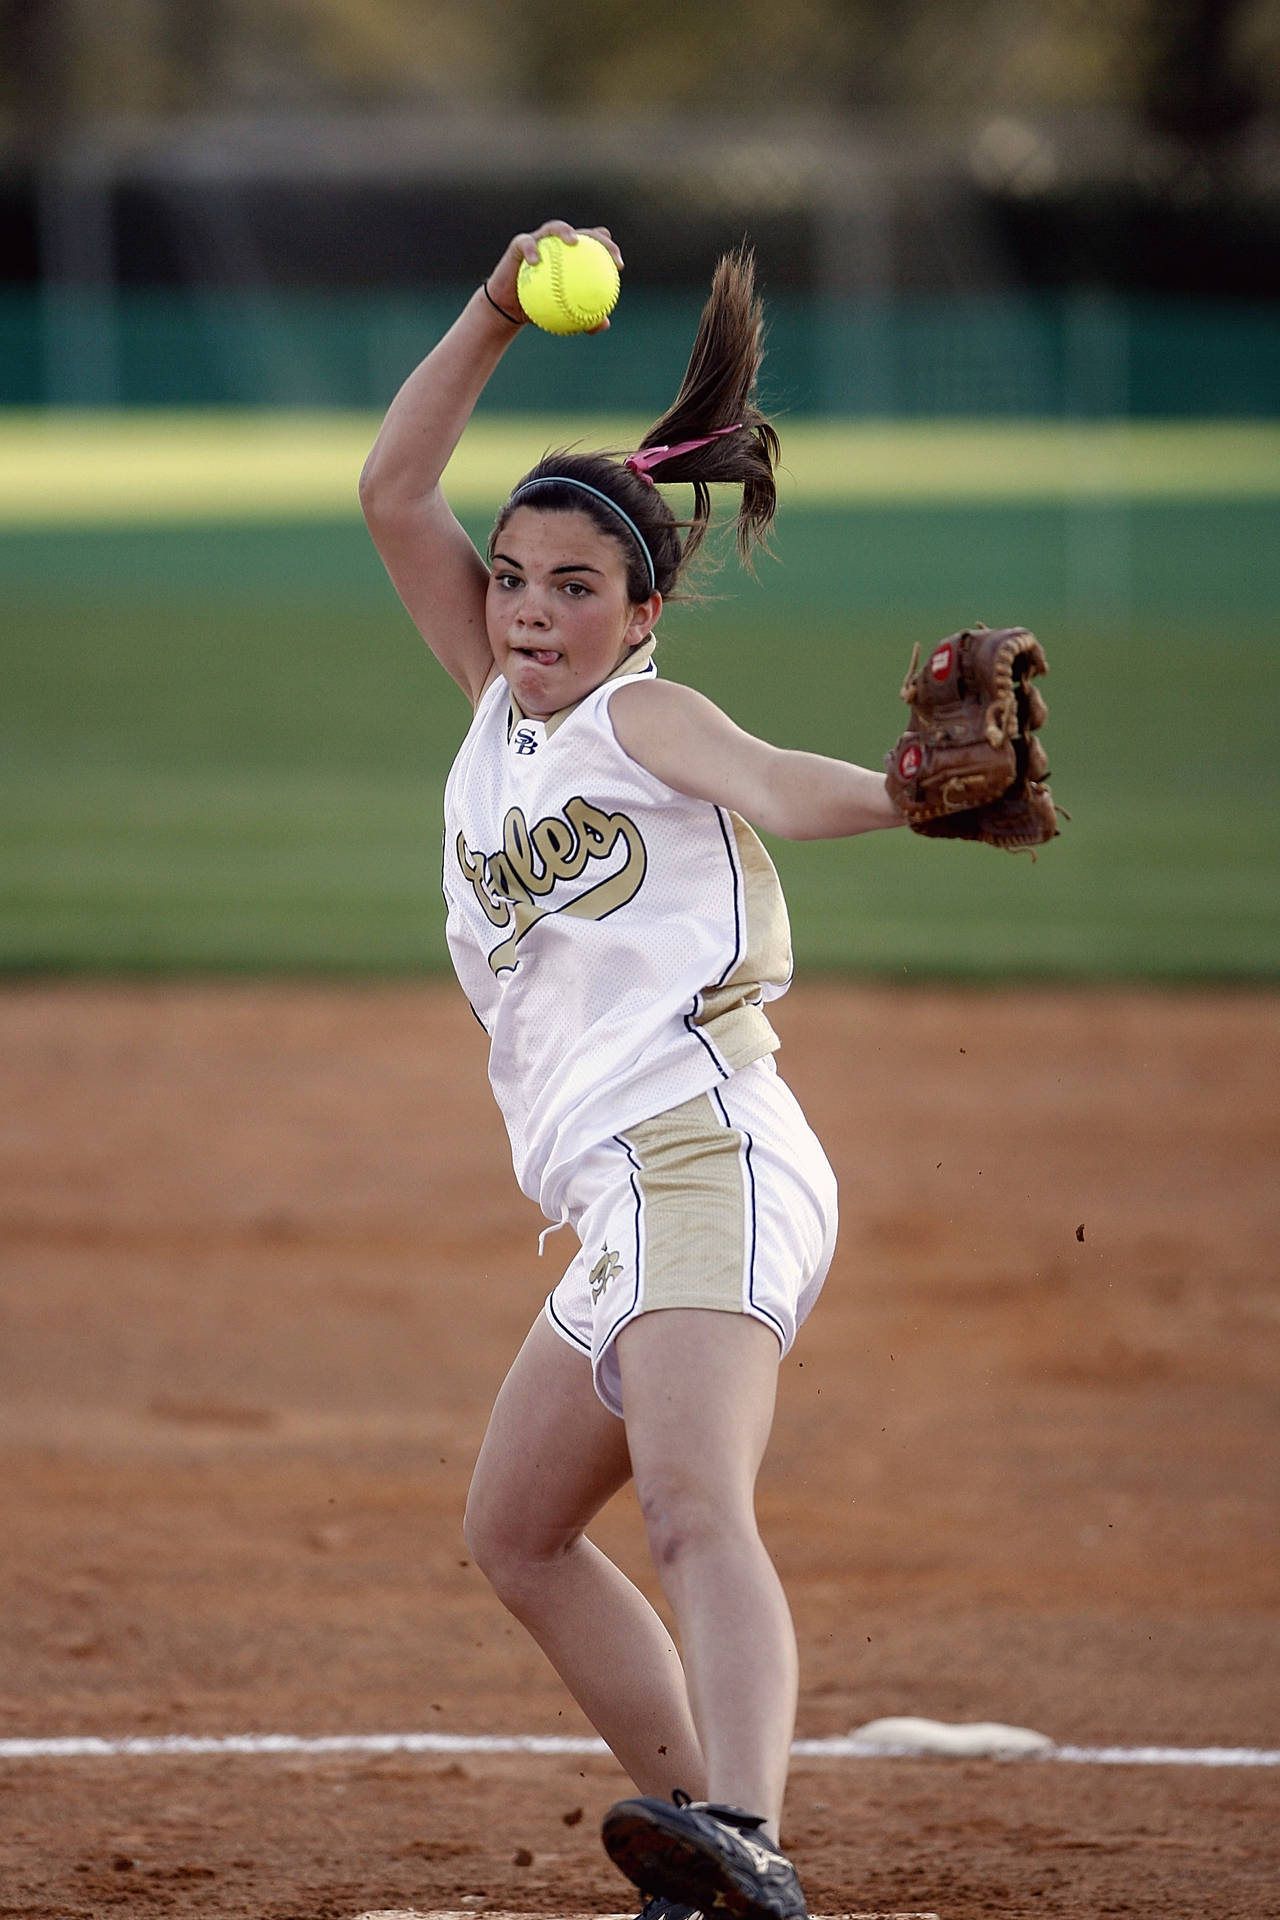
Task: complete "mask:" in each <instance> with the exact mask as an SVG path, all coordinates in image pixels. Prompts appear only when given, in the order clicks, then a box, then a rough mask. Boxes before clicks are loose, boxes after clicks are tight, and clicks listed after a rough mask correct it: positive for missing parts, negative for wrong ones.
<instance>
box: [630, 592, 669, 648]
mask: <svg viewBox="0 0 1280 1920" xmlns="http://www.w3.org/2000/svg"><path fill="white" fill-rule="evenodd" d="M661 614H662V595H661V594H660V593H651V594H650V595H649V598H648V599H647V600H638V601H637V602H636V603H635V605H634V606H633V607H632V609H631V618H630V620H629V621H628V622H627V636H626V637H627V645H628V646H629V647H638V646H640V645H641V643H642V642H643V641H645V640H647V639H648V638H649V635H650V634H651V633H652V632H653V629H654V628H655V627H656V626H657V624H658V621H659V619H660V617H661Z"/></svg>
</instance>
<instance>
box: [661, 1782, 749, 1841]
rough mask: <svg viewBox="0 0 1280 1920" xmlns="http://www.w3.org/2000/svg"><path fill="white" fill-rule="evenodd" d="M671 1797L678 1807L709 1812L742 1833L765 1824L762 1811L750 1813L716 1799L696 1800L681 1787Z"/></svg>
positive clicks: (712, 1816) (697, 1811) (742, 1808)
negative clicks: (724, 1804) (723, 1804)
mask: <svg viewBox="0 0 1280 1920" xmlns="http://www.w3.org/2000/svg"><path fill="white" fill-rule="evenodd" d="M671 1798H672V1799H673V1800H674V1801H675V1803H676V1805H677V1806H678V1807H688V1808H690V1809H691V1811H692V1812H694V1813H709V1814H710V1815H711V1818H712V1819H713V1820H719V1821H720V1822H721V1823H722V1824H723V1825H724V1826H726V1827H736V1828H737V1829H738V1831H739V1832H740V1833H754V1832H755V1830H756V1828H757V1827H762V1826H763V1825H764V1815H763V1814H762V1813H748V1812H747V1810H746V1808H745V1807H726V1806H722V1805H720V1804H719V1802H717V1801H714V1800H694V1799H693V1798H691V1796H690V1795H689V1794H687V1793H685V1792H683V1791H682V1789H681V1788H680V1787H677V1788H676V1790H675V1792H674V1793H673V1794H672V1796H671Z"/></svg>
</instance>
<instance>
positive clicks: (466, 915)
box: [444, 651, 791, 1219]
mask: <svg viewBox="0 0 1280 1920" xmlns="http://www.w3.org/2000/svg"><path fill="white" fill-rule="evenodd" d="M633 677H638V678H639V679H640V680H641V681H643V680H645V679H656V669H655V668H654V667H653V665H652V663H651V662H650V661H648V659H647V651H646V655H644V656H638V657H636V658H635V659H634V662H632V661H629V662H626V663H624V666H623V668H622V669H621V670H620V672H619V674H616V675H614V676H613V677H612V678H610V679H609V680H606V681H605V682H604V684H603V685H602V686H599V687H597V688H596V689H595V690H594V692H592V693H589V694H587V696H586V697H585V698H584V699H583V700H581V701H580V702H579V703H578V704H577V705H576V706H573V707H570V708H568V709H566V710H565V712H563V713H560V714H555V715H553V716H552V717H551V719H549V720H547V721H539V720H531V719H527V718H525V717H524V716H523V715H522V714H521V712H520V709H519V708H518V706H517V705H516V703H515V702H514V700H513V699H512V697H511V694H510V691H509V689H508V687H507V684H506V682H505V681H504V680H503V679H502V678H501V677H499V678H497V679H495V680H494V682H493V684H492V685H491V686H490V687H489V688H488V689H487V691H486V692H485V693H484V694H483V696H482V697H481V700H480V703H479V705H478V706H477V708H476V713H475V717H474V719H473V721H472V723H471V727H470V729H469V730H468V733H467V736H466V739H465V740H464V741H463V744H462V747H461V749H460V751H459V753H458V757H457V759H456V760H455V761H454V764H453V768H452V770H451V772H450V775H449V779H448V783H447V785H446V788H445V830H444V894H445V901H446V905H447V908H448V919H447V924H446V934H447V938H448V943H449V951H450V955H451V957H452V960H453V964H454V967H455V969H456V971H457V975H458V979H459V981H460V982H461V985H462V988H463V991H464V992H465V993H466V995H467V998H468V999H469V1000H470V1002H471V1005H472V1007H473V1009H474V1010H475V1013H476V1016H477V1018H478V1019H479V1021H480V1024H481V1025H482V1026H483V1027H484V1029H485V1031H486V1033H487V1034H488V1035H489V1043H490V1046H489V1079H490V1083H491V1085H492V1087H493V1091H494V1094H495V1097H496V1098H497V1101H498V1105H499V1107H500V1109H501V1111H502V1115H503V1118H504V1120H505V1121H506V1126H507V1132H508V1134H509V1136H510V1140H511V1153H512V1161H513V1164H514V1167H515V1172H516V1178H517V1179H518V1181H519V1183H520V1186H521V1188H522V1189H523V1191H524V1192H525V1193H526V1194H528V1196H529V1197H530V1199H533V1200H537V1201H538V1202H539V1203H540V1204H541V1206H542V1208H543V1211H544V1212H545V1214H546V1215H547V1217H548V1218H549V1219H558V1218H561V1217H563V1216H564V1214H565V1212H566V1209H565V1205H564V1198H565V1191H566V1184H567V1181H568V1177H569V1175H570V1173H571V1171H572V1168H573V1165H574V1162H575V1161H576V1160H577V1159H578V1157H579V1156H580V1155H581V1154H582V1153H583V1152H584V1151H585V1150H586V1149H587V1148H588V1147H591V1146H594V1145H595V1144H596V1143H597V1142H598V1141H600V1140H604V1139H608V1138H609V1137H610V1136H611V1135H613V1134H615V1133H617V1132H619V1131H621V1130H623V1129H625V1128H626V1127H629V1126H633V1125H635V1124H636V1123H637V1122H639V1121H641V1120H646V1119H651V1118H653V1116H654V1115H656V1114H659V1113H665V1112H666V1111H667V1110H668V1109H669V1108H671V1107H675V1106H679V1105H680V1104H681V1103H682V1102H683V1101H685V1100H689V1099H692V1098H693V1097H694V1095H696V1094H699V1093H705V1092H706V1091H707V1090H708V1089H709V1088H711V1087H713V1086H715V1085H716V1084H717V1083H718V1082H719V1081H721V1080H724V1079H727V1078H728V1076H729V1075H730V1074H731V1073H733V1072H734V1071H735V1070H736V1069H737V1068H739V1067H743V1066H746V1065H748V1063H749V1062H750V1061H752V1060H757V1059H760V1058H761V1057H762V1056H764V1055H765V1054H767V1053H770V1052H772V1051H773V1049H774V1048H775V1047H776V1046H777V1045H778V1040H777V1036H776V1034H775V1033H774V1031H773V1028H772V1027H771V1026H770V1024H769V1021H768V1020H767V1019H766V1017H765V1015H764V1013H763V1011H762V1002H764V1001H766V1000H771V999H773V998H775V997H776V996H777V995H778V994H781V993H784V992H785V991H786V988H787V986H788V985H789V983H790V978H791V939H790V929H789V926H788V923H787V913H786V906H785V903H784V901H783V897H782V889H781V887H780V885H779V883H778V876H777V874H776V872H775V871H774V867H773V863H772V861H771V860H770V859H769V856H768V854H767V853H766V851H765V849H764V847H763V846H762V845H761V843H760V841H759V840H758V839H757V837H756V835H755V834H754V833H753V831H752V830H751V828H750V827H749V826H748V825H747V824H746V822H745V821H743V820H741V819H739V817H738V816H737V815H736V814H734V813H732V812H730V811H729V810H728V809H727V808H724V807H717V806H712V805H710V804H709V803H707V802H705V801H701V800H692V799H689V798H688V797H687V796H686V795H685V794H682V793H678V792H676V790H675V789H674V788H672V787H669V786H667V785H666V784H665V782H664V781H662V780H659V779H657V778H655V776H654V775H653V774H651V773H649V772H647V771H646V770H645V768H643V767H641V766H640V765H638V763H637V762H636V761H634V760H633V759H631V757H630V756H629V755H628V754H626V753H624V752H623V750H622V748H621V747H620V746H619V744H618V741H617V738H616V737H615V735H614V732H613V727H612V724H611V722H610V720H609V701H610V699H611V698H612V696H613V694H614V693H616V692H617V689H618V687H619V685H621V684H622V683H623V680H624V679H626V680H629V679H631V678H633Z"/></svg>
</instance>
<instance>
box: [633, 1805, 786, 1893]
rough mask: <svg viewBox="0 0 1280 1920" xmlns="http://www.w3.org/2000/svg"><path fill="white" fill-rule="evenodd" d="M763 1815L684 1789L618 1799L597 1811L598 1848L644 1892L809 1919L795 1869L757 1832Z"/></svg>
mask: <svg viewBox="0 0 1280 1920" xmlns="http://www.w3.org/2000/svg"><path fill="white" fill-rule="evenodd" d="M762 1819H763V1816H762V1815H760V1814H756V1813H746V1812H744V1810H743V1809H742V1808H741V1807H722V1806H715V1805H713V1804H711V1803H710V1802H709V1801H706V1800H690V1799H689V1797H688V1795H687V1794H683V1793H677V1794H676V1795H675V1796H674V1799H673V1800H670V1801H668V1800H655V1799H650V1798H648V1797H645V1798H643V1799H637V1800H619V1802H618V1804H617V1805H616V1806H615V1807H610V1809H609V1811H608V1813H607V1814H606V1815H605V1817H604V1832H603V1838H604V1844H605V1851H606V1852H607V1853H608V1855H609V1857H610V1859H611V1860H612V1861H613V1863H614V1865H615V1866H617V1867H620V1868H621V1870H622V1872H623V1873H625V1874H626V1876H627V1878H628V1879H629V1880H632V1881H634V1882H635V1884H636V1886H638V1887H639V1888H641V1890H642V1891H643V1892H644V1893H645V1894H646V1895H649V1896H652V1895H654V1894H658V1895H661V1896H663V1897H665V1898H666V1899H667V1900H671V1901H681V1902H684V1903H687V1904H688V1905H689V1906H692V1907H696V1908H698V1909H699V1911H700V1912H702V1913H704V1914H711V1913H712V1911H713V1909H714V1910H715V1911H716V1912H717V1913H727V1914H729V1915H731V1916H732V1920H808V1909H807V1907H806V1906H805V1903H804V1894H803V1893H802V1892H801V1890H800V1882H799V1880H798V1879H797V1878H796V1870H795V1868H794V1867H793V1866H792V1864H791V1862H790V1861H789V1860H788V1859H787V1856H786V1854H785V1853H782V1852H780V1851H779V1849H778V1848H777V1847H775V1846H774V1844H773V1842H772V1841H771V1840H767V1839H765V1838H764V1836H763V1835H762V1834H760V1833H759V1832H758V1829H759V1827H760V1826H761V1824H762Z"/></svg>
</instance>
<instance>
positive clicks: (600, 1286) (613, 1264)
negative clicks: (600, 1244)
mask: <svg viewBox="0 0 1280 1920" xmlns="http://www.w3.org/2000/svg"><path fill="white" fill-rule="evenodd" d="M621 1272H622V1262H621V1260H619V1258H618V1256H617V1254H616V1253H611V1252H610V1251H609V1249H608V1247H605V1248H604V1249H603V1250H602V1252H601V1254H600V1258H599V1259H598V1260H597V1261H596V1263H595V1265H594V1267H592V1269H591V1271H590V1273H589V1274H588V1275H587V1285H588V1286H589V1287H590V1289H591V1304H592V1306H594V1305H595V1303H596V1301H597V1300H599V1299H600V1297H601V1295H602V1294H603V1293H604V1291H605V1288H606V1287H607V1286H608V1285H609V1284H610V1282H611V1281H613V1280H616V1279H617V1277H618V1275H619V1274H620V1273H621Z"/></svg>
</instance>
